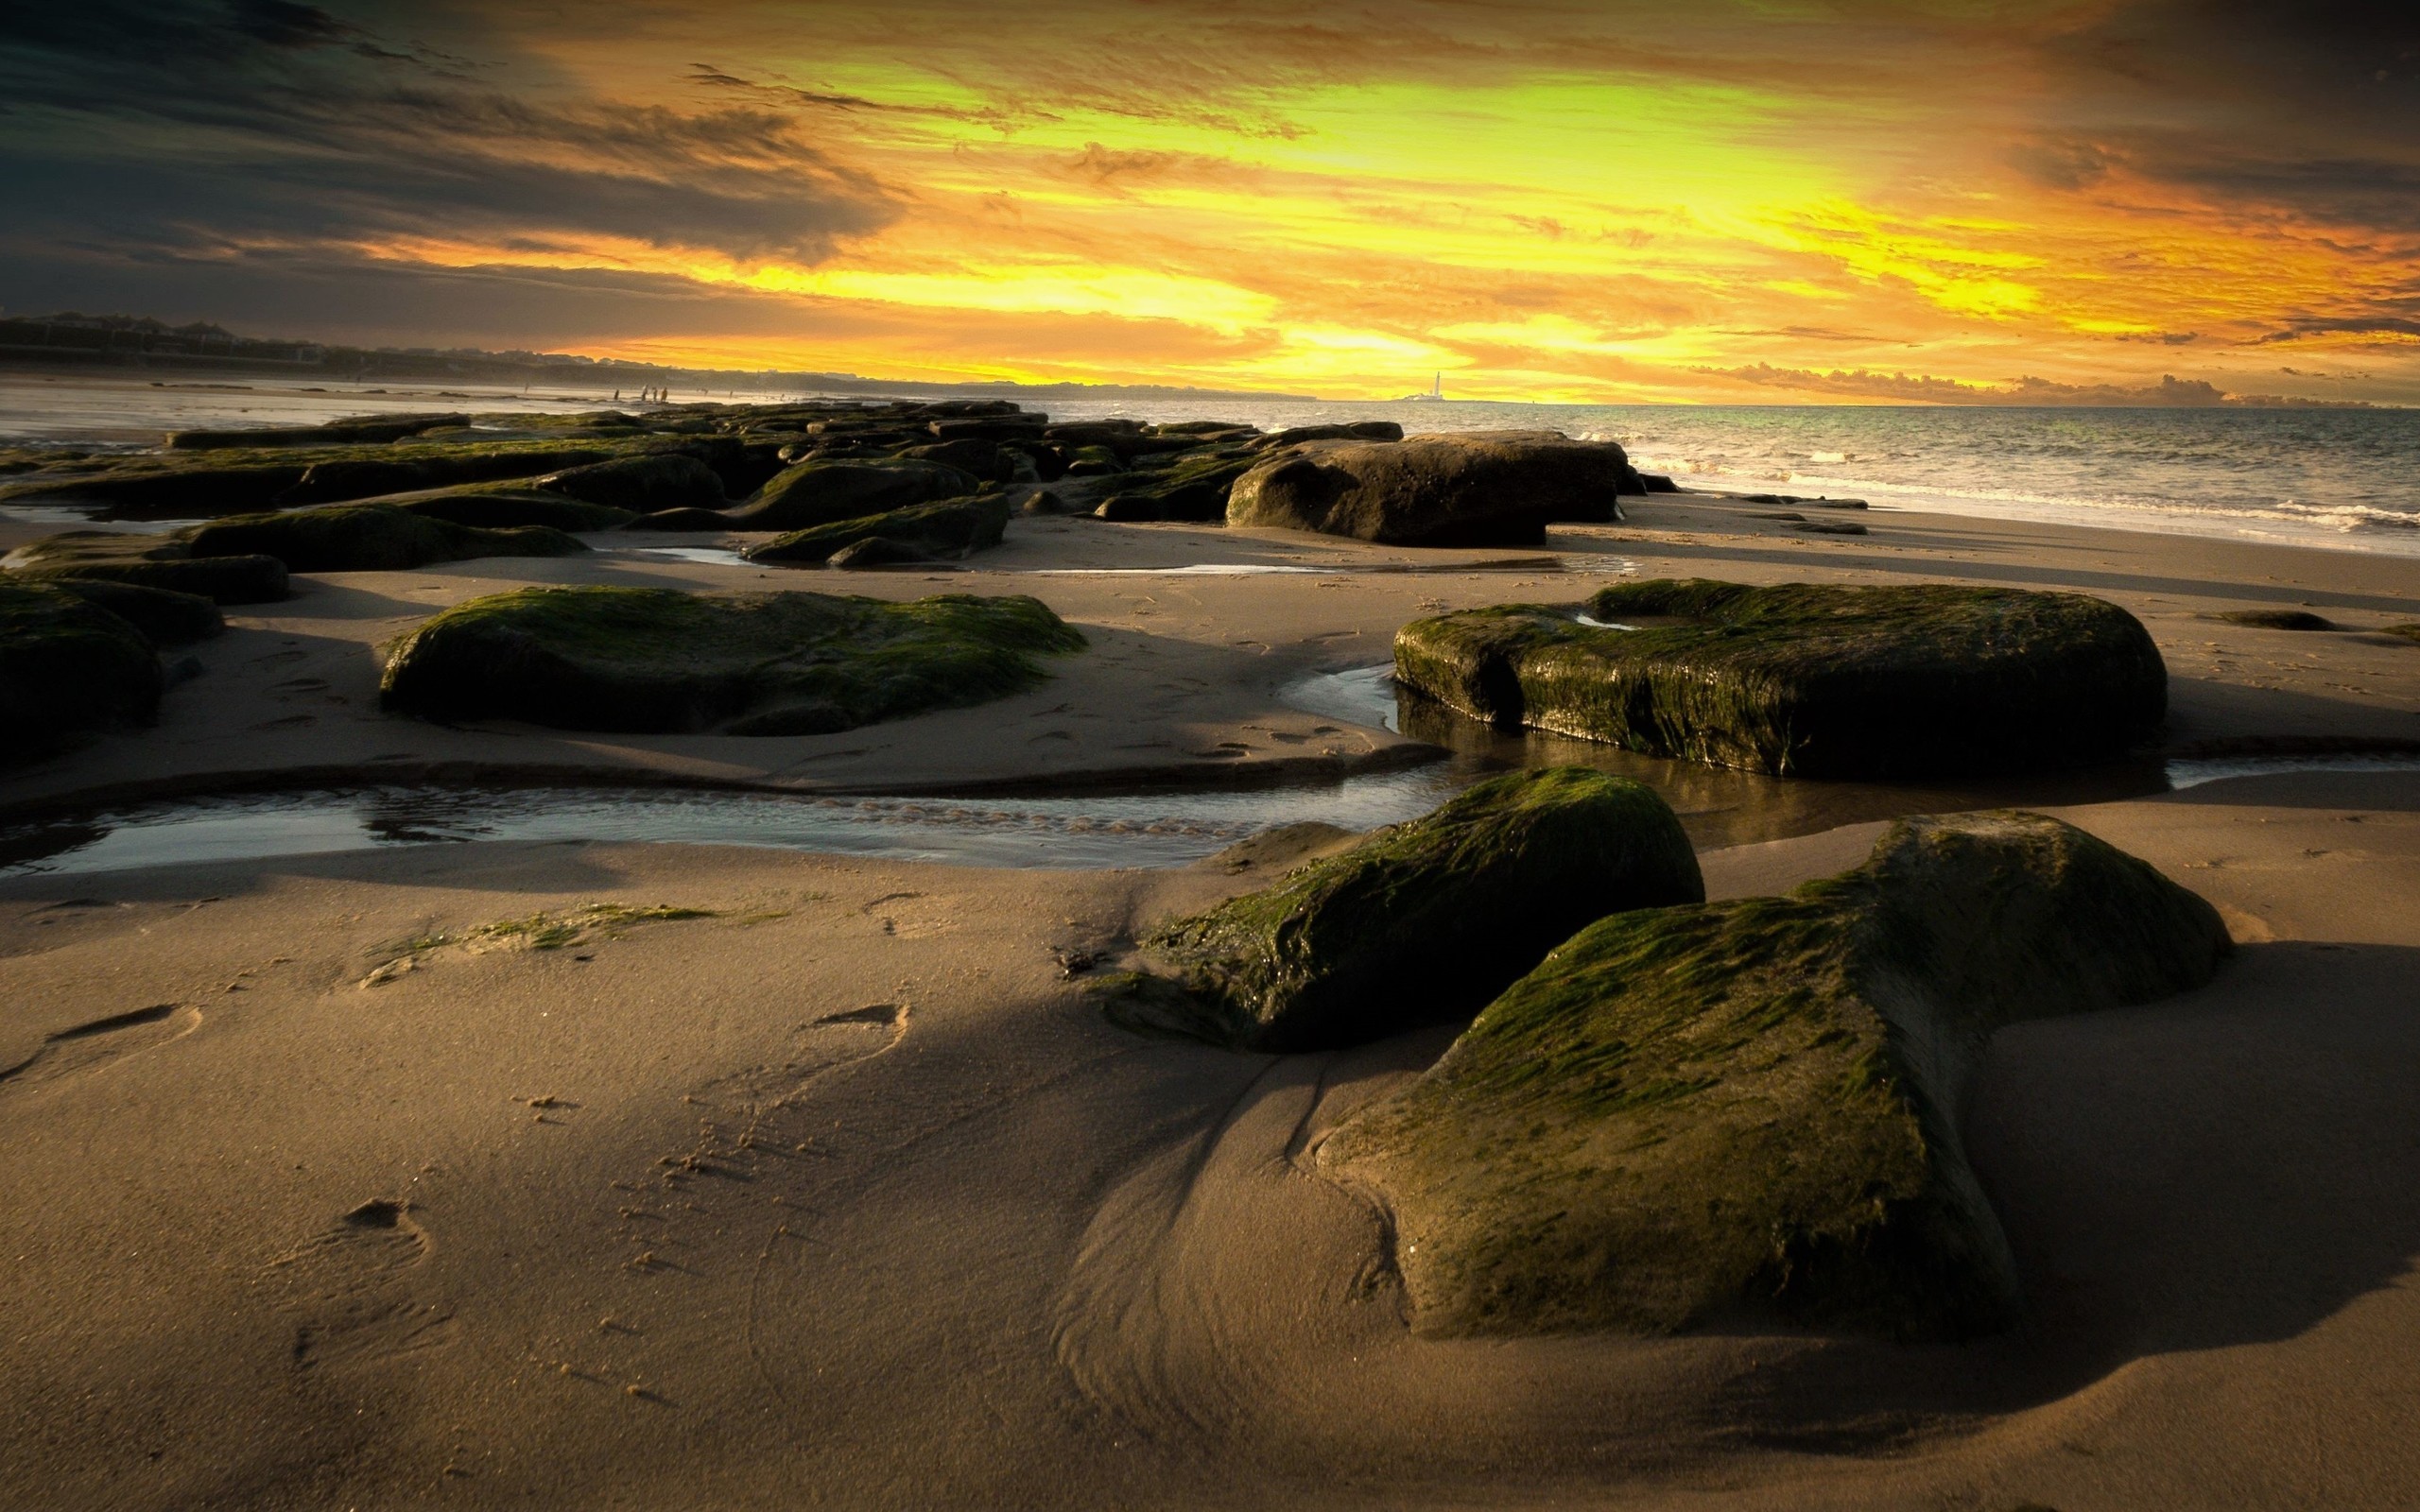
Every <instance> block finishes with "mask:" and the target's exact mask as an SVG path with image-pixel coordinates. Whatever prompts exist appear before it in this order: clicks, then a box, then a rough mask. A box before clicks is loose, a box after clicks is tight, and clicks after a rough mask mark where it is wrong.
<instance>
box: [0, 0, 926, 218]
mask: <svg viewBox="0 0 2420 1512" xmlns="http://www.w3.org/2000/svg"><path fill="white" fill-rule="evenodd" d="M495 63H496V60H480V61H478V62H476V63H470V62H465V61H463V60H459V59H455V58H451V57H448V56H446V55H444V54H441V53H438V52H435V51H432V50H429V49H426V48H423V47H420V46H418V45H416V44H415V43H412V42H411V41H410V40H409V39H408V38H398V37H393V36H389V35H384V34H381V33H380V32H378V31H374V30H372V28H371V27H369V26H364V25H362V24H360V23H357V22H355V21H354V20H352V19H349V18H347V17H345V16H342V15H338V14H337V13H334V12H332V11H330V10H327V9H320V8H318V7H314V6H307V5H301V4H295V3H293V0H90V3H83V4H77V5H60V6H39V7H36V6H28V7H21V8H10V9H8V10H7V11H5V12H0V98H5V99H7V100H8V101H9V102H10V112H9V116H8V117H6V118H5V121H0V171H6V172H7V174H8V175H9V181H10V182H11V183H12V184H14V185H16V186H18V189H19V193H18V195H17V197H16V206H17V208H18V210H19V211H20V212H21V213H22V214H21V215H20V218H19V219H18V222H17V225H16V227H15V228H14V230H15V232H16V233H17V236H18V237H21V238H22V237H26V236H31V237H34V238H39V239H43V240H52V241H56V240H61V239H64V240H70V241H84V242H91V243H97V244H101V245H108V246H123V247H133V246H152V247H160V248H174V249H187V250H191V251H195V252H213V251H215V250H216V249H219V248H222V247H225V246H227V245H230V244H249V243H256V242H259V241H263V240H271V239H274V240H280V241H294V240H320V241H359V242H370V243H375V242H377V241H380V240H381V239H384V238H389V237H394V236H402V235H412V236H425V237H435V238H446V237H469V238H495V237H500V236H515V235H517V236H521V237H525V238H536V239H543V238H544V237H546V236H549V235H570V236H579V235H594V234H603V235H610V236H619V237H630V238H634V239H637V240H640V241H644V242H648V243H652V244H655V245H658V246H665V247H678V248H697V249H711V250H715V251H719V252H723V253H727V254H729V255H731V256H734V257H738V258H757V257H767V256H779V257H783V258H786V259H790V260H794V261H810V262H811V261H815V260H818V259H820V258H821V257H823V256H825V255H828V253H829V252H830V251H831V249H832V247H833V245H834V243H835V241H836V239H838V238H840V237H845V236H848V235H851V234H855V233H859V232H866V231H870V230H872V229H873V228H875V227H877V226H879V225H881V224H882V223H883V222H884V221H885V220H886V219H887V218H888V217H889V215H890V199H889V197H888V196H887V195H886V193H885V192H884V191H883V189H882V188H881V187H880V186H879V185H877V184H875V183H873V181H871V180H868V179H866V178H864V177H863V176H862V175H858V174H856V173H854V172H852V171H850V170H848V169H846V168H845V167H843V166H841V165H839V164H837V163H834V162H832V161H831V160H830V159H828V158H827V157H826V156H824V155H823V154H822V153H821V152H820V151H819V150H818V149H817V148H816V146H815V145H814V144H813V143H812V142H810V141H809V140H808V139H807V138H806V137H805V135H804V128H803V127H802V126H801V124H800V123H799V122H798V121H796V120H795V119H793V118H791V117H789V116H787V115H785V114H781V113H777V112H769V111H765V110H760V109H726V110H717V111H705V112H678V111H673V110H667V109H664V108H661V107H655V106H627V105H618V104H616V103H614V102H613V101H610V100H603V99H598V98H596V97H594V96H592V95H588V94H582V93H579V92H576V91H573V92H567V91H563V90H560V89H527V88H522V87H520V85H521V84H522V83H523V82H525V81H523V80H518V79H515V80H512V82H513V84H514V86H515V87H514V88H513V89H511V90H510V91H508V90H507V89H506V88H505V87H503V85H504V84H505V82H506V77H509V76H510V73H511V65H510V60H506V65H505V67H504V68H503V69H501V70H500V69H498V68H497V67H496V66H494V65H495Z"/></svg>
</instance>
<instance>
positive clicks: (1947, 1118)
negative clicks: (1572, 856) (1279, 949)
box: [1319, 813, 2229, 1338]
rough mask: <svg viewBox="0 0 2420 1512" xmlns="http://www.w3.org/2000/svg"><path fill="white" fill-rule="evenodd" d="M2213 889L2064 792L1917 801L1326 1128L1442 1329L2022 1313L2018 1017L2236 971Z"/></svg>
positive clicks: (1622, 958) (1468, 1036)
mask: <svg viewBox="0 0 2420 1512" xmlns="http://www.w3.org/2000/svg"><path fill="white" fill-rule="evenodd" d="M2228 948H2229V942H2228V939H2227V935H2226V931H2225V928H2224V926H2223V925H2221V922H2220V920H2219V917H2218V914H2217V913H2216V911H2215V910H2213V909H2212V908H2211V907H2210V905H2209V904H2208V903H2206V902H2203V901H2202V900H2201V899H2200V898H2198V897H2196V896H2194V895H2193V894H2192V893H2189V892H2187V891H2186V890H2185V889H2183V888H2181V887H2179V886H2177V885H2175V884H2173V883H2171V882H2169V880H2168V879H2167V878H2165V877H2163V876H2161V875H2160V874H2159V873H2158V872H2157V871H2156V870H2154V869H2152V868H2151V867H2150V866H2149V865H2147V864H2145V863H2144V862H2142V861H2139V860H2136V859H2135V858H2134V857H2132V856H2129V855H2127V854H2125V853H2124V852H2122V851H2118V850H2117V849H2115V848H2114V847H2112V846H2110V845H2108V844H2106V843H2104V842H2102V841H2100V840H2098V839H2096V838H2094V837H2093V836H2091V835H2089V834H2086V833H2083V831H2081V830H2078V829H2075V828H2073V827H2072V826H2069V825H2066V824H2063V823H2060V822H2059V821H2057V820H2055V819H2049V818H2045V817H2043V816H2038V815H2031V814H2016V813H1997V814H1977V815H1962V816H1954V817H1946V818H1915V819H1906V820H1902V821H1900V822H1899V823H1898V824H1897V825H1895V826H1894V827H1893V829H1892V830H1891V832H1890V833H1888V834H1887V835H1886V836H1885V837H1884V839H1883V840H1882V841H1881V843H1880V844H1879V845H1877V846H1876V848H1875V851H1874V852H1873V854H1872V856H1871V857H1870V858H1869V859H1868V860H1867V861H1866V862H1865V864H1864V865H1863V866H1861V867H1859V868H1857V869H1855V870H1853V871H1850V872H1847V873H1844V874H1843V875H1841V876H1839V877H1835V878H1831V879H1828V880H1825V881H1822V882H1816V883H1810V884H1808V885H1806V886H1804V887H1801V888H1799V889H1798V890H1797V891H1795V892H1793V893H1791V894H1790V895H1789V896H1788V897H1783V898H1748V899H1737V900H1732V901H1728V902H1714V903H1700V904H1696V905H1693V906H1687V907H1677V908H1662V909H1651V910H1646V911H1642V912H1636V913H1629V914H1620V915H1616V916H1614V917H1612V918H1609V919H1603V920H1601V921H1599V922H1598V923H1596V924H1593V925H1591V926H1589V927H1588V928H1587V929H1585V930H1583V931H1582V932H1581V933H1580V934H1578V935H1577V936H1574V937H1572V938H1571V939H1570V940H1568V941H1567V942H1565V943H1564V945H1563V946H1562V947H1561V948H1559V949H1558V950H1556V951H1555V952H1554V953H1553V954H1550V955H1548V956H1547V958H1546V960H1545V961H1544V962H1543V963H1541V964H1540V965H1539V966H1538V968H1537V969H1536V970H1535V971H1532V972H1530V974H1529V975H1528V976H1526V977H1524V978H1523V979H1522V980H1521V981H1519V982H1518V983H1515V984H1514V985H1513V987H1512V988H1509V989H1508V990H1507V991H1505V993H1504V994H1503V995H1502V996H1500V997H1498V998H1497V999H1496V1000H1495V1002H1494V1003H1492V1004H1490V1005H1488V1007H1487V1009H1486V1010H1485V1011H1484V1012H1482V1013H1481V1014H1480V1015H1479V1016H1478V1020H1477V1021H1476V1022H1473V1023H1472V1025H1471V1027H1470V1029H1469V1030H1468V1031H1467V1032H1466V1033H1464V1034H1463V1035H1462V1036H1461V1038H1460V1039H1458V1040H1456V1041H1455V1042H1454V1044H1453V1046H1452V1048H1450V1049H1449V1050H1447V1051H1446V1053H1445V1055H1444V1056H1443V1057H1442V1058H1441V1059H1440V1060H1439V1061H1438V1062H1437V1064H1436V1065H1435V1066H1433V1067H1432V1068H1430V1069H1429V1071H1428V1072H1427V1073H1426V1074H1424V1075H1422V1076H1421V1077H1420V1078H1419V1079H1418V1080H1416V1081H1414V1082H1413V1083H1412V1084H1411V1085H1410V1086H1409V1087H1408V1088H1406V1089H1405V1090H1404V1091H1400V1092H1398V1093H1396V1094H1394V1095H1392V1096H1391V1097H1389V1098H1387V1099H1385V1100H1384V1101H1382V1102H1379V1103H1376V1104H1374V1105H1372V1106H1371V1107H1369V1108H1365V1109H1363V1110H1361V1111H1360V1112H1358V1113H1357V1114H1356V1115H1355V1116H1354V1117H1353V1118H1352V1119H1351V1120H1349V1121H1348V1122H1347V1123H1346V1124H1345V1125H1342V1126H1341V1127H1340V1129H1339V1130H1338V1131H1337V1133H1336V1134H1335V1135H1334V1136H1333V1137H1331V1138H1330V1139H1329V1140H1328V1141H1327V1143H1325V1144H1324V1145H1323V1146H1322V1149H1321V1152H1320V1157H1319V1159H1320V1161H1321V1163H1322V1165H1323V1166H1325V1167H1326V1168H1327V1169H1329V1170H1331V1171H1333V1172H1336V1173H1338V1174H1340V1175H1342V1176H1344V1177H1347V1178H1348V1179H1351V1180H1353V1181H1355V1182H1357V1183H1361V1184H1365V1185H1367V1186H1368V1187H1370V1188H1373V1189H1374V1190H1375V1191H1376V1192H1377V1193H1379V1194H1382V1195H1383V1197H1384V1200H1385V1202H1386V1204H1387V1206H1388V1208H1389V1211H1391V1212H1392V1217H1393V1222H1394V1229H1395V1246H1396V1255H1395V1263H1396V1266H1397V1268H1398V1269H1399V1271H1400V1272H1401V1274H1402V1277H1403V1280H1404V1285H1405V1289H1406V1291H1407V1293H1408V1295H1409V1298H1410V1301H1411V1306H1412V1314H1413V1323H1414V1326H1415V1327H1416V1328H1417V1329H1419V1330H1420V1331H1421V1332H1426V1333H1431V1334H1478V1333H1530V1332H1552V1331H1562V1330H1576V1329H1597V1328H1615V1329H1623V1330H1629V1331H1634V1332H1666V1331H1669V1330H1674V1329H1680V1328H1685V1327H1688V1326H1690V1325H1691V1324H1693V1323H1698V1322H1703V1321H1705V1320H1708V1319H1711V1318H1715V1317H1718V1316H1720V1315H1721V1314H1725V1313H1726V1312H1728V1311H1730V1310H1733V1309H1736V1308H1738V1307H1741V1306H1743V1305H1744V1306H1750V1307H1758V1306H1761V1307H1769V1308H1772V1309H1775V1310H1777V1311H1778V1312H1779V1313H1780V1314H1783V1315H1785V1316H1787V1317H1789V1318H1792V1319H1795V1320H1797V1321H1800V1322H1804V1323H1809V1324H1813V1325H1817V1326H1823V1327H1846V1328H1853V1329H1858V1330H1865V1331H1872V1332H1882V1333H1886V1334H1891V1335H1893V1336H1898V1337H1903V1338H1956V1337H1962V1336H1967V1335H1971V1334H1976V1333H1979V1332H1990V1331H1993V1330H1996V1329H1999V1328H2002V1327H2004V1326H2006V1325H2008V1324H2009V1323H2011V1322H2012V1321H2013V1320H2014V1319H2015V1318H2016V1317H2017V1315H2018V1314H2019V1311H2020V1297H2019V1295H2018V1291H2017V1282H2016V1276H2015V1271H2014V1263H2013V1262H2012V1260H2011V1257H2010V1253H2009V1247H2008V1242H2007V1238H2006V1236H2005V1234H2004V1233H2003V1232H2002V1230H2001V1229H2000V1225H1999V1221H1998V1219H1997V1216H1996V1215H1995V1213H1994V1212H1993V1211H1992V1208H1991V1206H1990V1203H1989V1202H1988V1201H1987V1200H1986V1198H1985V1197H1984V1194H1983V1193H1982V1190H1981V1188H1980V1187H1979V1184H1978V1183H1977V1181H1976V1178H1975V1176H1974V1173H1973V1171H1972V1170H1971V1169H1970V1167H1969V1166H1968V1164H1967V1162H1966V1158H1965V1154H1964V1150H1963V1147H1962V1143H1961V1140H1960V1134H1959V1129H1960V1126H1961V1121H1962V1114H1963V1112H1964V1105H1965V1102H1966V1098H1967V1095H1968V1091H1969V1089H1970V1085H1971V1083H1972V1080H1973V1077H1974V1074H1975V1072H1976V1070H1977V1068H1978V1067H1979V1065H1980V1063H1981V1060H1982V1058H1983V1056H1984V1054H1985V1052H1986V1049H1987V1046H1988V1044H1989V1041H1990V1039H1991V1036H1992V1033H1993V1031H1994V1030H1996V1029H1997V1028H1998V1027H2000V1026H2001V1025H2003V1024H2006V1023H2009V1022H2015V1021H2018V1020H2023V1019H2032V1018H2042V1017H2048V1016H2053V1015H2062V1014H2069V1013H2079V1012H2085V1011H2090V1010H2094V1009H2100V1008H2108V1007H2115V1006H2118V1005H2125V1004H2135V1003H2145V1002H2149V1001H2152V1000H2153V999H2156V998H2161V997H2166V996H2169V995H2171V994H2173V993H2177V992H2182V991H2185V990H2187V989H2188V988H2193V987H2196V986H2199V985H2200V984H2202V983H2203V982H2205V981H2207V980H2208V979H2209V977H2210V975H2211V973H2212V972H2213V971H2215V970H2216V969H2217V964H2218V961H2219V959H2220V957H2221V955H2223V954H2225V953H2226V951H2227V950H2228Z"/></svg>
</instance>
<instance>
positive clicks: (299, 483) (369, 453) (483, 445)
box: [275, 440, 614, 505]
mask: <svg viewBox="0 0 2420 1512" xmlns="http://www.w3.org/2000/svg"><path fill="white" fill-rule="evenodd" d="M365 453H366V455H349V456H335V457H328V458H325V459H323V460H320V461H315V462H313V463H312V464H311V465H310V467H309V468H308V469H307V470H306V471H305V472H303V473H302V476H301V477H300V478H298V479H297V480H295V482H294V484H293V486H292V487H290V488H288V489H286V490H285V491H283V492H281V493H279V494H278V495H277V498H276V500H275V502H276V503H278V504H280V505H302V504H336V503H339V502H341V501H343V500H347V499H369V498H375V497H378V496H379V495H382V494H389V493H412V492H417V491H419V490H424V489H452V488H458V487H460V486H462V485H463V484H466V483H493V482H496V481H497V480H499V479H503V478H527V477H534V476H537V475H539V474H541V473H550V472H561V471H562V470H565V469H569V468H575V467H580V466H583V465H585V464H588V463H592V462H602V461H606V460H608V459H609V458H611V457H612V456H613V455H614V452H613V450H611V449H610V448H607V447H602V446H597V445H595V444H593V443H589V442H582V441H569V440H565V441H541V442H537V443H534V444H520V445H500V444H496V443H493V442H473V443H464V442H455V443H447V444H439V443H434V442H432V443H430V444H428V445H425V446H416V445H408V444H401V445H393V446H389V447H383V448H369V449H365Z"/></svg>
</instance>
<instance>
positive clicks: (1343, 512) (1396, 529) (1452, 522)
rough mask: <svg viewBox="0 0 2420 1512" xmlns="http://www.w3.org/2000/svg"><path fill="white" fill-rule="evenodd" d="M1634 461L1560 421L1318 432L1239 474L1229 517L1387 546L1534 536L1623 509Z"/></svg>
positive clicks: (1526, 540) (1487, 542) (1516, 540)
mask: <svg viewBox="0 0 2420 1512" xmlns="http://www.w3.org/2000/svg"><path fill="white" fill-rule="evenodd" d="M1624 465H1625V458H1624V457H1623V455H1622V449H1621V448H1620V447H1618V446H1616V445H1614V444H1612V443H1611V442H1606V441H1574V440H1567V439H1565V438H1564V437H1562V436H1561V435H1559V434H1557V433H1555V432H1552V431H1471V432H1463V433H1459V434H1455V435H1445V436H1414V437H1411V438H1408V439H1406V440H1401V441H1392V442H1390V441H1313V442H1310V443H1308V444H1305V445H1303V446H1300V447H1295V448H1290V449H1288V450H1287V451H1284V452H1280V453H1277V454H1276V455H1272V456H1270V457H1268V458H1266V459H1265V460H1263V461H1262V462H1261V463H1260V465H1259V466H1257V467H1255V468H1253V470H1252V471H1250V472H1246V473H1245V474H1244V475H1243V476H1242V477H1241V478H1239V479H1237V480H1236V485H1235V489H1234V490H1233V492H1232V493H1230V494H1229V496H1228V501H1227V524H1231V525H1275V526H1281V527H1283V528H1286V529H1289V530H1316V531H1319V532H1321V533H1322V534H1324V535H1331V536H1351V537H1353V538H1355V539H1357V540H1360V541H1378V542H1381V543H1383V544H1386V545H1400V546H1492V545H1535V544H1537V543H1539V542H1540V541H1544V540H1545V539H1546V528H1547V524H1548V523H1549V522H1552V521H1558V520H1577V521H1606V520H1618V519H1620V518H1621V511H1620V508H1619V507H1618V506H1617V505H1616V502H1615V500H1616V495H1617V493H1618V491H1619V485H1620V481H1621V472H1622V469H1623V467H1624Z"/></svg>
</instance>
